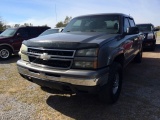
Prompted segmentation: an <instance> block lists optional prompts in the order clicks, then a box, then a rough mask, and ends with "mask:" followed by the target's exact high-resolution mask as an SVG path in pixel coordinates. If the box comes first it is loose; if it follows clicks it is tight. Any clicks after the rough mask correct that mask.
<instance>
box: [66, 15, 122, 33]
mask: <svg viewBox="0 0 160 120" xmlns="http://www.w3.org/2000/svg"><path fill="white" fill-rule="evenodd" d="M119 24H120V22H119V16H117V15H95V16H84V17H78V18H74V19H72V20H71V22H70V23H69V24H68V25H67V26H66V28H65V29H64V30H63V32H106V33H115V34H116V33H119V28H120V27H119Z"/></svg>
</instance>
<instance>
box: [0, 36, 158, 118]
mask: <svg viewBox="0 0 160 120" xmlns="http://www.w3.org/2000/svg"><path fill="white" fill-rule="evenodd" d="M18 59H19V57H18V56H13V57H12V58H11V59H10V60H8V61H3V62H2V61H0V120H36V119H37V120H72V119H76V120H160V37H159V38H158V39H157V46H156V50H155V51H154V52H152V51H148V50H146V51H144V52H143V61H142V63H141V64H136V63H130V64H129V65H128V66H127V67H126V69H125V71H124V80H123V87H122V93H121V96H120V99H119V101H118V102H117V103H116V104H114V105H104V104H102V103H99V102H97V99H96V96H92V95H79V96H76V95H73V96H70V95H69V94H62V93H60V92H58V91H55V90H48V89H44V88H41V87H39V86H38V85H36V84H34V83H31V82H28V81H26V80H24V79H23V78H21V77H20V76H19V74H18V73H17V68H16V61H17V60H18ZM46 91H48V92H50V93H48V92H46Z"/></svg>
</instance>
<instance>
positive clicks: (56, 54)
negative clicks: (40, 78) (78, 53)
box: [27, 48, 75, 69]
mask: <svg viewBox="0 0 160 120" xmlns="http://www.w3.org/2000/svg"><path fill="white" fill-rule="evenodd" d="M27 54H28V56H29V60H30V62H31V64H34V65H38V66H42V67H52V68H61V69H69V68H70V67H71V65H72V62H73V57H74V54H75V50H59V49H58V50H57V49H40V48H28V52H27Z"/></svg>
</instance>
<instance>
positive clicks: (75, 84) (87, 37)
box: [17, 13, 143, 104]
mask: <svg viewBox="0 0 160 120" xmlns="http://www.w3.org/2000/svg"><path fill="white" fill-rule="evenodd" d="M142 40H143V35H141V34H140V33H139V30H138V28H137V27H136V26H135V22H134V19H133V18H132V17H131V16H128V15H125V14H121V13H110V14H94V15H84V16H79V17H76V18H74V19H72V20H71V21H70V23H69V24H68V25H67V26H66V27H65V29H64V30H63V32H62V33H58V34H56V33H55V34H52V35H46V36H42V37H38V38H34V39H30V40H27V41H24V42H23V44H22V46H21V49H20V52H19V54H20V56H21V59H20V60H18V61H17V67H18V71H19V74H20V75H21V76H22V77H24V78H25V79H27V80H29V81H31V82H34V83H36V84H38V85H40V86H45V87H49V88H54V89H58V90H62V91H71V92H74V93H95V94H98V96H99V97H98V98H99V100H101V101H102V102H104V103H107V104H113V103H115V102H116V101H117V100H118V98H119V96H120V92H121V87H122V78H123V77H122V76H123V68H124V67H125V66H126V65H127V64H128V63H129V62H130V61H132V60H134V61H135V62H137V63H140V62H141V60H142Z"/></svg>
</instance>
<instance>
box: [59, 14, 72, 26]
mask: <svg viewBox="0 0 160 120" xmlns="http://www.w3.org/2000/svg"><path fill="white" fill-rule="evenodd" d="M71 19H72V17H68V16H66V18H65V19H64V22H62V21H61V22H58V23H57V24H56V28H59V27H65V26H66V25H67V24H68V23H69V22H70V21H71Z"/></svg>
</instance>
